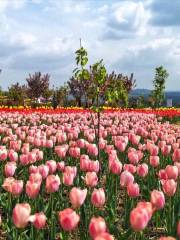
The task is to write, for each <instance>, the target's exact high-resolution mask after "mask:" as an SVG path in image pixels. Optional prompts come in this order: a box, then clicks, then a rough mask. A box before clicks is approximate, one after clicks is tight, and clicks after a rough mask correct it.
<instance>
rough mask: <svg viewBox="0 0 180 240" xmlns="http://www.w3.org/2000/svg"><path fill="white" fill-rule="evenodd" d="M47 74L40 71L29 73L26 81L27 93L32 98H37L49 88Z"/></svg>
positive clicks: (48, 76)
mask: <svg viewBox="0 0 180 240" xmlns="http://www.w3.org/2000/svg"><path fill="white" fill-rule="evenodd" d="M49 79H50V75H49V74H44V75H42V74H41V72H35V73H34V74H33V75H31V74H29V78H27V79H26V81H27V84H28V86H27V94H28V97H30V98H32V99H37V98H39V97H40V96H43V95H44V94H45V93H46V92H47V91H48V89H49Z"/></svg>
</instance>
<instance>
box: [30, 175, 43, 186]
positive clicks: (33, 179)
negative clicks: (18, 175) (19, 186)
mask: <svg viewBox="0 0 180 240" xmlns="http://www.w3.org/2000/svg"><path fill="white" fill-rule="evenodd" d="M29 181H30V182H36V183H39V184H41V182H42V176H41V174H40V173H31V174H30V175H29Z"/></svg>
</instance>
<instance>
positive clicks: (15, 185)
mask: <svg viewBox="0 0 180 240" xmlns="http://www.w3.org/2000/svg"><path fill="white" fill-rule="evenodd" d="M22 191H23V181H22V180H14V181H13V182H12V185H11V193H12V195H14V196H18V195H20V194H21V193H22Z"/></svg>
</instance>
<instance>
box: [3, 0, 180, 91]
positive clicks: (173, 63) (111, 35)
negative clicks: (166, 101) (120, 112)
mask: <svg viewBox="0 0 180 240" xmlns="http://www.w3.org/2000/svg"><path fill="white" fill-rule="evenodd" d="M156 1H159V2H162V0H156ZM10 3H11V4H10ZM153 3H154V0H145V1H144V0H121V1H118V0H113V1H109V0H103V1H95V0H86V1H84V0H76V1H74V0H47V1H43V0H0V28H1V38H0V46H1V48H0V68H3V73H2V75H1V78H2V77H3V78H4V79H5V83H3V85H4V87H7V85H8V84H9V83H10V81H11V83H12V81H16V80H18V81H21V82H22V81H23V80H24V79H25V77H26V75H27V74H28V73H29V72H33V71H37V70H41V71H43V72H50V73H51V75H52V81H53V83H56V82H57V84H62V83H63V82H64V81H67V80H68V78H69V76H71V74H72V70H73V68H74V67H75V60H74V58H75V55H74V52H75V50H76V49H77V48H78V47H79V38H80V37H81V38H82V42H83V45H84V46H85V47H86V48H87V50H88V52H89V59H90V63H92V62H95V61H97V60H99V59H101V58H103V59H104V62H105V65H106V67H107V68H108V70H109V71H110V70H116V71H117V72H124V73H127V74H129V73H131V72H134V75H135V78H136V79H137V86H138V87H151V84H152V75H153V73H154V67H156V66H157V65H161V64H164V66H165V67H167V69H168V70H169V72H170V73H171V74H172V78H170V80H169V81H170V82H169V85H167V86H168V87H169V89H170V88H173V87H174V88H175V89H177V88H178V87H179V88H180V83H177V82H175V81H176V79H177V78H178V77H179V75H178V71H179V66H178V63H179V60H180V54H179V50H180V47H179V46H180V40H178V39H180V32H179V30H178V29H177V23H176V29H175V28H174V27H173V26H171V27H169V26H168V27H166V26H159V25H157V24H156V25H155V24H152V19H153V18H154V10H153V9H152V8H151V6H152V4H153ZM163 9H166V8H165V7H164V8H163ZM169 11H170V10H169ZM160 12H161V11H160V10H159V13H160ZM156 17H157V16H156ZM163 17H164V16H163ZM156 20H157V19H156ZM176 22H177V21H176ZM145 79H146V81H147V82H145ZM178 84H179V85H178Z"/></svg>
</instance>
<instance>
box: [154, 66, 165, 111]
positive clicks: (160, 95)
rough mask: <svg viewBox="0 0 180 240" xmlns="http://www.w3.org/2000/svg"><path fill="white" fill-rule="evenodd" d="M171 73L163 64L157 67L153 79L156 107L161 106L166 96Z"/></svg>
mask: <svg viewBox="0 0 180 240" xmlns="http://www.w3.org/2000/svg"><path fill="white" fill-rule="evenodd" d="M168 76H169V74H168V72H167V70H166V69H165V68H163V66H160V67H157V68H156V69H155V77H154V80H153V85H154V90H153V91H152V98H153V105H154V107H160V106H161V105H162V103H163V101H164V97H165V82H166V79H167V78H168Z"/></svg>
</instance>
